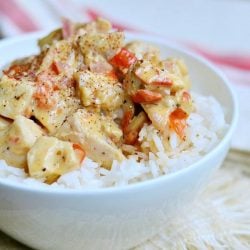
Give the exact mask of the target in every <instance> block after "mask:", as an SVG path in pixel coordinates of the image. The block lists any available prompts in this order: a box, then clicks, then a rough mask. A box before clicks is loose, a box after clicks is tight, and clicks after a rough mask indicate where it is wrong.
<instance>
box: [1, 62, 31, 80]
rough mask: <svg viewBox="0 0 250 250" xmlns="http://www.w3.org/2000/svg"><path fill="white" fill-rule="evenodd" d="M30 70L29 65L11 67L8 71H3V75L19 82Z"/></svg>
mask: <svg viewBox="0 0 250 250" xmlns="http://www.w3.org/2000/svg"><path fill="white" fill-rule="evenodd" d="M29 69H30V64H17V65H12V66H10V67H9V68H8V69H6V70H3V73H4V74H5V75H7V76H8V77H11V78H12V77H13V78H15V79H16V80H19V79H20V78H21V77H22V76H23V75H24V74H25V73H27V71H28V70H29Z"/></svg>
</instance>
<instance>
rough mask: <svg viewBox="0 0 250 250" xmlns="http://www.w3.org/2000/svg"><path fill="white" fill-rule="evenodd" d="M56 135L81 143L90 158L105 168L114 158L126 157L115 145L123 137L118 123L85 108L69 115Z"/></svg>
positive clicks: (119, 159) (122, 158)
mask: <svg viewBox="0 0 250 250" xmlns="http://www.w3.org/2000/svg"><path fill="white" fill-rule="evenodd" d="M56 137H58V138H60V139H62V140H68V141H71V142H73V143H78V144H80V145H81V146H82V148H83V149H84V150H85V152H86V155H87V156H88V157H89V158H91V159H92V160H94V161H96V162H98V163H100V164H101V165H102V166H103V167H105V168H110V167H111V165H112V162H113V160H118V161H122V160H124V158H125V157H124V155H123V154H122V152H121V150H120V149H118V147H117V146H116V145H115V143H119V141H120V140H121V138H122V131H121V130H120V129H119V127H118V125H117V124H116V123H115V122H113V121H112V120H111V119H109V118H108V117H105V116H103V115H100V114H97V113H94V112H90V111H87V110H85V109H82V110H78V111H77V112H76V113H75V114H73V115H72V116H71V117H68V119H67V121H66V122H65V123H64V124H63V125H62V127H61V128H60V129H59V130H58V132H57V133H56Z"/></svg>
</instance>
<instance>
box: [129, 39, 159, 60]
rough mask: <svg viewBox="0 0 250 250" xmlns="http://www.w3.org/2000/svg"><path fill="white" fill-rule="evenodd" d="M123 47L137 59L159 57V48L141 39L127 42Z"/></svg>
mask: <svg viewBox="0 0 250 250" xmlns="http://www.w3.org/2000/svg"><path fill="white" fill-rule="evenodd" d="M125 48H126V49H128V50H129V51H130V52H132V53H134V54H135V56H136V57H137V58H138V59H139V60H141V59H144V58H145V57H146V58H150V57H152V56H156V57H159V55H160V50H159V49H158V48H157V47H155V46H153V45H151V44H149V43H145V42H141V41H133V42H130V43H127V44H126V46H125Z"/></svg>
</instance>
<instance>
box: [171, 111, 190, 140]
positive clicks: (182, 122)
mask: <svg viewBox="0 0 250 250" xmlns="http://www.w3.org/2000/svg"><path fill="white" fill-rule="evenodd" d="M187 118H188V114H187V113H186V112H185V111H184V110H183V109H181V108H177V109H175V110H174V111H173V112H172V113H171V114H170V115H169V123H170V128H171V129H173V130H174V131H175V132H176V134H177V135H178V136H179V137H180V138H181V139H182V140H183V139H184V138H185V129H186V127H187V123H186V120H187Z"/></svg>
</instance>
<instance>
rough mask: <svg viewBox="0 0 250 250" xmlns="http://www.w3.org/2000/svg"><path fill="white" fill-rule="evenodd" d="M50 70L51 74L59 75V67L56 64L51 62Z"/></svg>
mask: <svg viewBox="0 0 250 250" xmlns="http://www.w3.org/2000/svg"><path fill="white" fill-rule="evenodd" d="M50 68H51V70H52V72H53V73H55V74H56V75H59V74H60V67H59V65H58V63H57V62H55V61H53V62H52V63H51V65H50Z"/></svg>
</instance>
